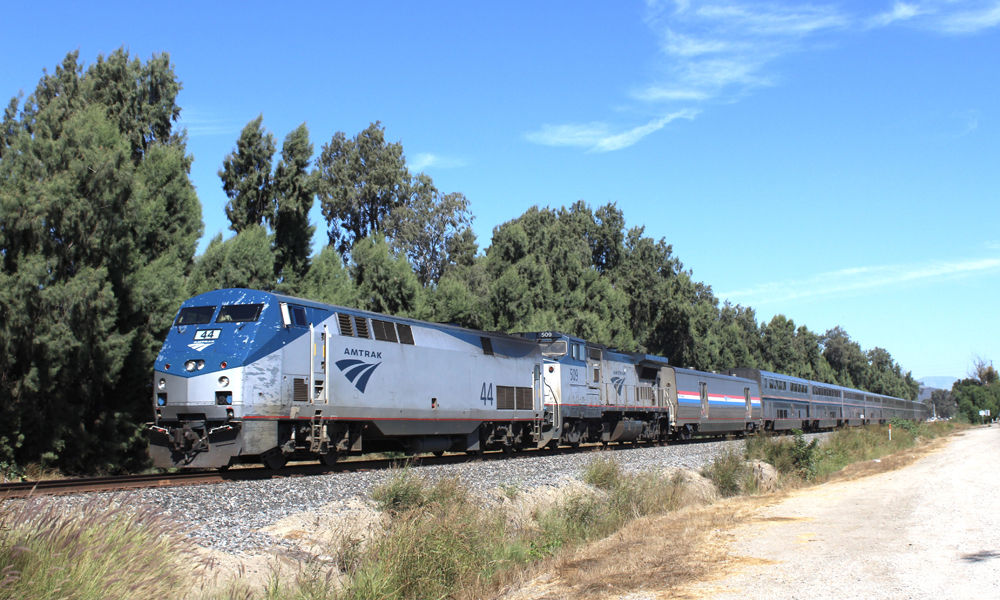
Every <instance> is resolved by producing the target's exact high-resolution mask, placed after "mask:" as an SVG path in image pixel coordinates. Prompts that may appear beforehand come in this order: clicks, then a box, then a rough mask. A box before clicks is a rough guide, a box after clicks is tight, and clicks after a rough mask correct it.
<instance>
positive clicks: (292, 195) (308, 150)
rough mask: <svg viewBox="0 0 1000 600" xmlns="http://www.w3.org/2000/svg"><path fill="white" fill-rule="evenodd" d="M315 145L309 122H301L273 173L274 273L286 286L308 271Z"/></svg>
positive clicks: (283, 150)
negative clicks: (275, 202) (311, 170)
mask: <svg viewBox="0 0 1000 600" xmlns="http://www.w3.org/2000/svg"><path fill="white" fill-rule="evenodd" d="M312 153H313V145H312V143H311V142H310V141H309V129H308V128H307V127H306V124H305V123H303V124H302V125H299V126H298V127H297V128H296V129H295V130H294V131H292V132H291V133H289V134H288V135H287V136H286V137H285V141H284V143H283V144H282V145H281V161H280V162H279V163H278V166H277V167H276V168H275V172H274V192H275V196H276V198H277V208H276V210H275V214H274V273H275V277H276V278H277V279H278V280H283V281H284V282H285V284H286V285H288V284H291V283H293V282H294V281H295V280H297V279H300V278H301V277H303V276H305V274H306V273H307V272H308V271H309V254H310V252H311V246H312V236H313V232H314V231H316V227H315V226H314V225H311V224H310V223H309V211H310V210H311V209H312V205H313V196H314V195H315V193H316V190H315V188H316V186H315V181H316V179H315V177H314V176H313V175H312V174H311V173H310V172H309V163H310V161H311V159H312Z"/></svg>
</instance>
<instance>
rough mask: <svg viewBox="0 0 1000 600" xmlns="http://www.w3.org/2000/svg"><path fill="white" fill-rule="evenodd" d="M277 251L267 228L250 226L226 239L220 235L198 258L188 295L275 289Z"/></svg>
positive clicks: (190, 280)
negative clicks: (246, 289)
mask: <svg viewBox="0 0 1000 600" xmlns="http://www.w3.org/2000/svg"><path fill="white" fill-rule="evenodd" d="M274 286H275V281H274V254H273V253H272V252H271V244H270V240H269V239H268V235H267V231H265V230H264V228H263V227H261V226H260V225H250V226H249V227H246V228H245V229H243V231H241V232H239V233H237V234H236V235H234V236H233V237H231V238H229V239H228V240H226V241H222V234H221V233H219V234H217V235H216V236H215V237H214V238H212V241H211V242H210V243H209V245H208V248H207V249H206V250H205V253H204V254H202V255H201V256H199V257H198V260H197V262H196V263H195V265H194V270H193V272H192V273H191V277H190V279H188V295H189V296H197V295H198V294H203V293H205V292H210V291H212V290H220V289H224V288H248V289H252V290H273V289H274Z"/></svg>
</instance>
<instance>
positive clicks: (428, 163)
mask: <svg viewBox="0 0 1000 600" xmlns="http://www.w3.org/2000/svg"><path fill="white" fill-rule="evenodd" d="M407 163H408V166H409V168H410V170H411V171H416V172H419V171H423V170H424V169H429V168H431V167H434V168H436V169H457V168H459V167H464V166H465V165H466V164H468V163H467V162H466V161H465V160H464V159H461V158H453V157H448V156H440V155H438V154H429V153H421V154H414V155H413V158H412V159H409V160H408V161H407Z"/></svg>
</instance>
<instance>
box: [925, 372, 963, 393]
mask: <svg viewBox="0 0 1000 600" xmlns="http://www.w3.org/2000/svg"><path fill="white" fill-rule="evenodd" d="M917 381H918V382H919V383H920V385H922V386H924V387H929V388H937V389H939V390H950V389H951V386H952V385H954V383H955V382H956V381H958V377H947V376H945V375H941V376H938V377H921V378H920V379H918V380H917Z"/></svg>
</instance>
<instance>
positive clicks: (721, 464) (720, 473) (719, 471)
mask: <svg viewBox="0 0 1000 600" xmlns="http://www.w3.org/2000/svg"><path fill="white" fill-rule="evenodd" d="M749 471H750V469H749V468H748V467H747V464H746V461H745V460H744V459H743V455H742V453H740V452H737V451H736V449H735V448H734V447H733V445H732V444H727V445H726V446H725V448H723V449H722V451H720V452H719V453H718V454H716V455H715V457H714V458H712V462H711V463H709V464H708V466H706V467H705V468H704V469H702V471H701V474H702V475H703V476H704V477H707V478H708V479H709V480H710V481H711V482H712V483H714V484H715V487H716V488H717V489H718V490H719V494H721V495H722V496H723V497H724V498H729V497H732V496H736V495H737V494H739V493H740V488H741V485H740V484H741V483H742V482H744V481H745V480H746V478H747V474H748V473H749Z"/></svg>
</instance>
